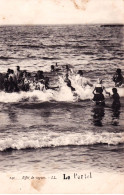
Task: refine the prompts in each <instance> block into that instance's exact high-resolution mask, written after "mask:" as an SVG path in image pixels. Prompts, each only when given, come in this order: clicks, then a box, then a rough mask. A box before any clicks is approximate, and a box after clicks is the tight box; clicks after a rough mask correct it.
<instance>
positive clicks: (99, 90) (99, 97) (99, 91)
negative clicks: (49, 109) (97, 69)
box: [93, 79, 109, 105]
mask: <svg viewBox="0 0 124 195" xmlns="http://www.w3.org/2000/svg"><path fill="white" fill-rule="evenodd" d="M103 91H105V92H106V94H109V92H107V91H106V89H105V87H104V86H103V85H102V80H100V79H98V82H97V85H96V86H95V88H94V90H93V94H94V97H93V101H95V102H96V105H98V104H100V105H105V97H104V95H103Z"/></svg>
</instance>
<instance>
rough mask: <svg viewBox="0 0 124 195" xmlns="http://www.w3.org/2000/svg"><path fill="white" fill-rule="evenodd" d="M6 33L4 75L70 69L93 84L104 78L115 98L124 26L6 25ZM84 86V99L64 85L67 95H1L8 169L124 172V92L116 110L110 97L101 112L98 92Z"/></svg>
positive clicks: (3, 161)
mask: <svg viewBox="0 0 124 195" xmlns="http://www.w3.org/2000/svg"><path fill="white" fill-rule="evenodd" d="M0 33H1V37H0V50H1V54H0V55H1V56H0V72H6V70H7V69H8V68H14V69H15V67H16V65H20V67H21V69H26V70H29V71H31V72H33V71H37V70H39V69H40V70H41V69H42V70H44V71H45V74H46V75H49V73H48V72H49V71H50V65H52V64H55V63H56V62H58V65H59V66H60V67H63V66H64V65H66V64H70V65H71V66H72V68H73V69H75V70H78V69H83V70H84V75H85V77H86V78H88V79H90V80H91V81H92V83H93V84H95V83H96V80H97V78H99V77H100V78H102V79H104V86H106V88H107V90H108V91H110V92H111V89H112V87H114V83H113V82H112V75H113V74H114V72H115V71H116V68H117V67H118V68H121V69H122V72H123V64H122V63H123V59H124V58H123V52H124V44H123V43H124V42H123V26H111V27H110V26H107V27H105V26H100V25H94V26H91V25H90V26H83V25H65V26H1V27H0ZM60 75H61V73H60ZM55 77H56V75H52V82H53V81H54V78H55ZM76 87H77V88H76V90H77V93H78V95H79V96H80V99H77V98H76V97H75V96H74V95H73V93H72V92H71V91H70V89H68V87H67V86H66V87H65V86H64V84H63V83H62V86H61V90H60V91H53V90H47V91H46V92H40V91H34V92H20V93H5V92H0V171H4V172H6V171H10V170H12V171H15V170H19V171H26V170H29V169H30V170H32V169H40V170H41V171H42V172H44V173H49V172H55V171H56V172H59V171H60V170H63V171H64V170H68V171H69V170H70V171H73V170H84V169H85V168H86V169H87V168H90V167H93V168H95V169H98V170H99V171H104V170H106V171H115V172H120V173H123V171H124V166H123V160H124V158H123V156H124V155H123V152H124V124H123V121H124V111H123V110H124V109H123V108H124V93H123V87H121V88H119V89H118V92H119V95H120V96H121V108H120V109H116V110H113V109H112V108H111V104H112V100H111V99H110V98H109V97H107V96H106V106H105V108H104V107H99V106H95V105H94V103H93V102H92V101H91V99H92V90H93V88H84V89H80V88H79V86H76Z"/></svg>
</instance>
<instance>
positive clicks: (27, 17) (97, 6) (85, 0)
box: [0, 0, 124, 25]
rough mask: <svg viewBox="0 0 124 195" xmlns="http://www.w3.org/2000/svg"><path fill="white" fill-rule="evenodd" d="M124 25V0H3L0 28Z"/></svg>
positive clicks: (0, 8)
mask: <svg viewBox="0 0 124 195" xmlns="http://www.w3.org/2000/svg"><path fill="white" fill-rule="evenodd" d="M95 23H100V24H101V23H109V24H110V23H111V24H113V23H121V24H122V23H124V0H0V25H5V24H9V25H11V24H26V25H32V24H33V25H35V24H95Z"/></svg>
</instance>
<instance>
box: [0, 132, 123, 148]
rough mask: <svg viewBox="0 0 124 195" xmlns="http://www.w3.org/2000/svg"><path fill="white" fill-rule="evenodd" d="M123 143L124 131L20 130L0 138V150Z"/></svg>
mask: <svg viewBox="0 0 124 195" xmlns="http://www.w3.org/2000/svg"><path fill="white" fill-rule="evenodd" d="M120 143H124V133H121V132H120V133H112V132H111V133H110V132H107V131H104V132H102V133H101V132H100V133H98V132H97V133H94V132H90V131H86V132H84V133H83V134H81V133H76V132H75V133H70V132H68V133H67V132H66V134H65V133H63V132H59V133H56V132H52V131H51V132H49V134H48V133H47V134H46V133H43V132H41V133H37V132H35V133H34V132H33V133H31V132H28V134H27V133H24V132H22V133H21V134H19V136H18V135H17V134H16V135H13V137H6V138H4V139H2V140H0V151H4V150H6V149H7V148H12V149H17V150H19V149H25V148H35V149H37V148H42V147H56V146H69V145H74V146H80V145H93V144H108V145H109V144H112V145H117V144H120Z"/></svg>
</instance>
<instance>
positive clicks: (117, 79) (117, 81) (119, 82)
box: [113, 68, 124, 87]
mask: <svg viewBox="0 0 124 195" xmlns="http://www.w3.org/2000/svg"><path fill="white" fill-rule="evenodd" d="M123 80H124V78H123V76H122V73H121V69H120V68H118V69H117V70H116V73H115V74H114V76H113V81H114V82H115V87H119V86H121V85H122V84H123Z"/></svg>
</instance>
